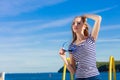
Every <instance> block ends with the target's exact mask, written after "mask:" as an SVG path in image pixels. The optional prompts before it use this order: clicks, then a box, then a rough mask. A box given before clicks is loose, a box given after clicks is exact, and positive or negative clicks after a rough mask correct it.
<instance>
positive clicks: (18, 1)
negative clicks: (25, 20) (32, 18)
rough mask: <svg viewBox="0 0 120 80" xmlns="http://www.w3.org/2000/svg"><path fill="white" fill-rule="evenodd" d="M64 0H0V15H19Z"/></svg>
mask: <svg viewBox="0 0 120 80" xmlns="http://www.w3.org/2000/svg"><path fill="white" fill-rule="evenodd" d="M64 1H65V0H50V1H48V0H1V1H0V6H1V7H0V17H4V16H15V15H19V14H21V13H26V12H30V11H33V10H36V9H39V8H43V7H46V6H51V5H55V4H58V3H61V2H64Z"/></svg>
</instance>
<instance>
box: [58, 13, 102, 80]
mask: <svg viewBox="0 0 120 80" xmlns="http://www.w3.org/2000/svg"><path fill="white" fill-rule="evenodd" d="M87 18H90V19H92V20H94V21H95V23H94V27H93V29H92V32H91V33H89V30H88V29H89V27H88V24H87V21H86V19H87ZM101 19H102V18H101V16H98V15H93V14H86V15H83V16H77V17H75V19H74V20H73V23H72V35H73V40H72V43H71V44H70V46H69V50H71V48H72V46H75V49H74V50H71V52H70V56H69V57H70V62H68V61H67V59H66V55H65V50H63V49H60V51H59V54H60V57H61V58H62V60H63V61H64V63H65V64H66V66H67V69H68V70H69V71H70V73H72V74H74V73H75V77H76V80H100V78H99V71H98V69H97V67H96V50H95V42H96V40H97V37H98V33H99V30H100V23H101Z"/></svg>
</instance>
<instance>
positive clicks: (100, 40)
mask: <svg viewBox="0 0 120 80" xmlns="http://www.w3.org/2000/svg"><path fill="white" fill-rule="evenodd" d="M97 42H120V39H98V41H97Z"/></svg>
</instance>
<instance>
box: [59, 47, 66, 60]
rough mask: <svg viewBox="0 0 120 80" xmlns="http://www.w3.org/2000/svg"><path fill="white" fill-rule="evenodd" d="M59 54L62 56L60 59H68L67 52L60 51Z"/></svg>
mask: <svg viewBox="0 0 120 80" xmlns="http://www.w3.org/2000/svg"><path fill="white" fill-rule="evenodd" d="M59 54H60V57H61V58H62V59H66V54H65V50H63V49H60V51H59Z"/></svg>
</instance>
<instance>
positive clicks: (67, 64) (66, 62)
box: [63, 59, 75, 74]
mask: <svg viewBox="0 0 120 80" xmlns="http://www.w3.org/2000/svg"><path fill="white" fill-rule="evenodd" d="M63 61H64V63H65V65H66V67H67V69H68V70H69V72H70V73H71V74H74V73H75V69H74V68H73V67H72V66H71V64H70V62H68V61H67V59H63Z"/></svg>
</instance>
